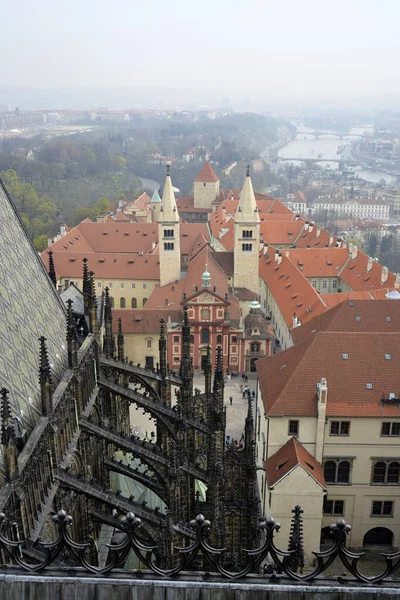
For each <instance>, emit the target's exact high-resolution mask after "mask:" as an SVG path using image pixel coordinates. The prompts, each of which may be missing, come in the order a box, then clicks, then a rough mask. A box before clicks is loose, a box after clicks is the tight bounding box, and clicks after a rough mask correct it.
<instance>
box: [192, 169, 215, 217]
mask: <svg viewBox="0 0 400 600" xmlns="http://www.w3.org/2000/svg"><path fill="white" fill-rule="evenodd" d="M218 195H219V179H218V177H217V176H216V174H215V172H214V169H213V168H212V166H211V165H210V163H209V162H208V160H206V161H205V162H204V163H203V166H202V167H201V171H200V173H199V174H198V175H197V177H196V179H195V180H194V201H193V205H194V207H195V208H212V204H213V202H214V201H215V200H216V199H217V197H218Z"/></svg>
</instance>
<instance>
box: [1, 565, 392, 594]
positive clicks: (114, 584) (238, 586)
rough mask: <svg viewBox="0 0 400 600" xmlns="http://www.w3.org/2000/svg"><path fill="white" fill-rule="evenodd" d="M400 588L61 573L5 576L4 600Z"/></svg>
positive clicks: (387, 590) (358, 591)
mask: <svg viewBox="0 0 400 600" xmlns="http://www.w3.org/2000/svg"><path fill="white" fill-rule="evenodd" d="M399 593H400V587H399V586H398V587H395V585H394V584H390V583H386V584H381V585H380V586H379V587H374V586H372V585H371V586H368V585H356V584H354V585H350V584H349V585H345V584H343V583H340V582H339V581H338V580H335V579H325V580H321V581H318V582H316V583H313V584H293V583H292V582H290V581H289V580H287V579H280V580H278V582H275V583H270V584H267V585H266V584H263V583H261V582H260V579H259V578H257V577H255V578H254V579H253V580H252V581H251V582H249V581H248V580H246V582H239V581H226V580H225V581H217V580H214V581H210V580H209V579H208V578H207V576H205V575H202V574H200V573H199V574H198V575H197V577H196V576H193V578H192V579H191V580H190V581H185V580H184V577H183V576H181V577H180V578H179V580H169V579H165V580H157V579H150V578H147V576H146V575H144V574H143V575H142V577H140V578H136V579H134V578H132V579H128V578H126V577H124V576H123V575H122V574H121V576H113V577H107V578H96V577H87V576H76V577H64V576H63V575H62V574H61V573H60V572H53V573H52V575H51V576H48V575H30V574H29V575H23V574H19V573H18V572H15V573H13V572H7V573H4V572H3V573H0V598H1V600H39V599H40V600H54V598H59V599H60V600H61V599H62V600H110V599H111V598H112V600H347V599H350V598H354V599H357V600H381V599H384V598H385V599H386V600H387V598H398V597H399Z"/></svg>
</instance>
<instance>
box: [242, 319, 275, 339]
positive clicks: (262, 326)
mask: <svg viewBox="0 0 400 600" xmlns="http://www.w3.org/2000/svg"><path fill="white" fill-rule="evenodd" d="M254 329H258V331H259V332H260V335H254V336H253V335H252V331H253V330H254ZM269 329H270V326H269V324H268V323H267V321H266V320H265V317H264V316H263V315H262V314H261V313H258V314H256V315H254V314H252V313H249V314H248V315H246V317H245V319H244V332H245V336H246V338H250V337H254V339H258V340H271V339H272V338H273V335H272V334H271V333H270V331H269Z"/></svg>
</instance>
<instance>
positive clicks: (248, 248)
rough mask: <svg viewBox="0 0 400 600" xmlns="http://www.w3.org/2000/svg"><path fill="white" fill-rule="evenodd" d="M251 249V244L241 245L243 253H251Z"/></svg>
mask: <svg viewBox="0 0 400 600" xmlns="http://www.w3.org/2000/svg"><path fill="white" fill-rule="evenodd" d="M252 249H253V244H242V251H243V252H251V251H252Z"/></svg>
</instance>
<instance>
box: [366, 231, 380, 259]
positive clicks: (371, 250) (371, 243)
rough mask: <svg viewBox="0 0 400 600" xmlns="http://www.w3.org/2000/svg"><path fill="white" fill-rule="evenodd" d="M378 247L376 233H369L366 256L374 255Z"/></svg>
mask: <svg viewBox="0 0 400 600" xmlns="http://www.w3.org/2000/svg"><path fill="white" fill-rule="evenodd" d="M377 247H378V238H377V235H376V233H371V234H370V235H369V236H368V254H369V256H375V255H376V249H377Z"/></svg>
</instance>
